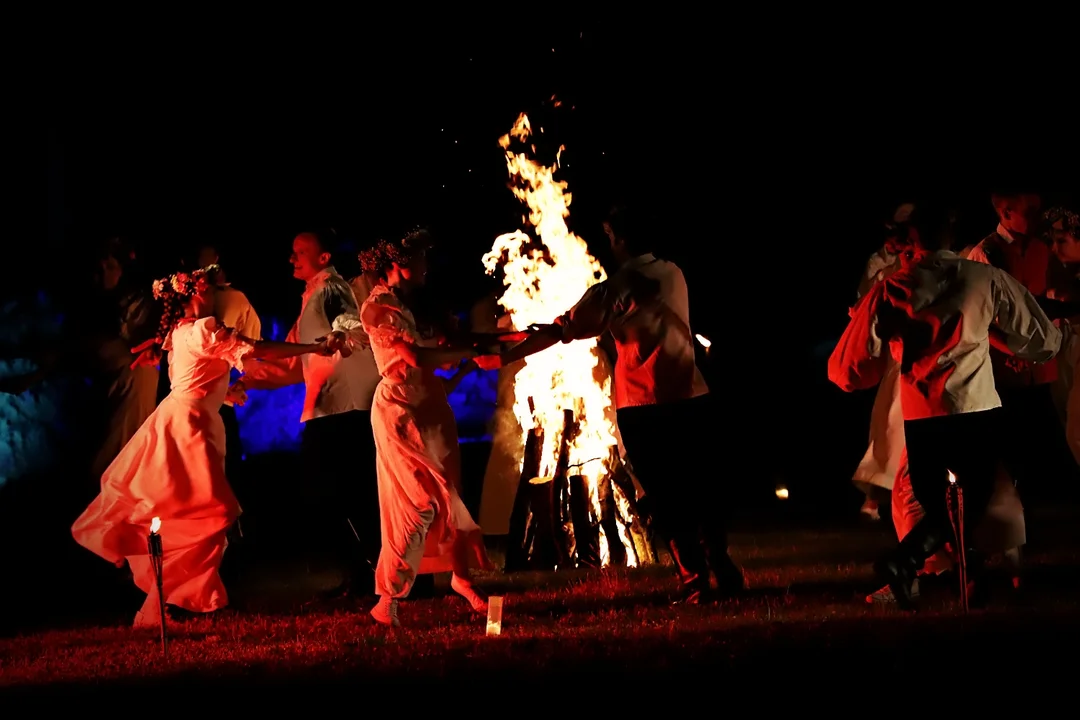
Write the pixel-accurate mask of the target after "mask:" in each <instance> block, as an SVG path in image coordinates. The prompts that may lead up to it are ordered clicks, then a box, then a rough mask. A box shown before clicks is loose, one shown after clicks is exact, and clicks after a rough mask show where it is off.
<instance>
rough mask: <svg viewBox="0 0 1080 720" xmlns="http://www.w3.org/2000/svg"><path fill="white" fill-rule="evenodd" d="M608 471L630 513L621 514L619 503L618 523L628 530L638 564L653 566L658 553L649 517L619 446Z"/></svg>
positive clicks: (610, 460) (614, 451) (612, 456)
mask: <svg viewBox="0 0 1080 720" xmlns="http://www.w3.org/2000/svg"><path fill="white" fill-rule="evenodd" d="M608 470H609V476H610V478H611V484H612V485H613V486H614V487H616V488H618V490H619V494H620V495H621V496H622V497H623V498H625V500H626V508H627V510H628V511H629V512H628V513H625V515H628V517H624V513H622V512H620V509H619V507H618V503H616V505H615V513H616V514H617V515H618V523H621V524H622V526H623V527H625V528H626V531H627V534H628V535H629V539H630V541H631V543H632V546H633V547H632V550H633V552H634V555H635V556H636V558H637V564H638V565H639V566H641V565H651V564H653V563H655V562H656V552H655V551H654V550H653V533H652V532H651V530H650V529H649V521H650V518H649V515H648V512H647V511H646V509H645V507H643V506H642V503H639V502H638V501H637V488H636V487H635V486H634V480H633V478H632V477H630V471H629V469H628V468H627V467H626V465H625V464H624V463H623V461H622V458H621V457H620V456H619V448H618V446H613V447H612V448H611V455H610V457H609V459H608Z"/></svg>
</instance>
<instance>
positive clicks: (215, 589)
mask: <svg viewBox="0 0 1080 720" xmlns="http://www.w3.org/2000/svg"><path fill="white" fill-rule="evenodd" d="M208 270H209V269H203V270H197V271H195V272H193V273H190V274H187V273H179V274H176V275H172V276H170V277H168V278H165V279H163V280H158V281H156V282H155V283H154V297H155V298H156V299H158V300H159V301H161V302H162V303H163V306H164V307H163V313H162V318H161V324H160V326H159V328H158V332H157V335H156V337H155V338H154V339H153V340H151V341H149V342H148V343H146V344H144V345H143V346H140V347H138V348H135V349H134V350H133V352H135V353H139V357H140V359H142V358H146V357H152V356H153V355H154V353H153V349H154V348H152V347H150V346H151V345H153V346H157V347H158V348H160V349H163V350H165V351H167V352H169V353H170V355H169V379H170V381H171V384H172V391H171V392H170V393H169V395H168V397H166V398H165V399H164V400H163V401H162V402H161V404H160V405H158V407H157V409H155V410H154V412H153V413H152V414H151V415H150V417H149V418H147V420H146V422H144V423H143V425H142V427H141V428H139V430H138V431H137V432H136V433H135V435H134V436H133V437H132V438H131V440H129V441H128V443H127V445H125V446H124V449H123V450H121V451H120V454H119V455H118V456H117V458H116V459H115V460H114V461H113V462H112V464H111V465H109V467H108V468H107V469H106V470H105V474H104V475H103V476H102V478H101V493H100V494H99V495H98V497H97V498H96V499H95V500H94V501H93V502H92V503H91V504H90V506H89V507H88V508H87V509H86V511H85V512H83V514H82V515H81V516H80V517H79V519H78V520H76V521H75V525H74V526H73V527H72V534H73V535H74V536H75V540H76V541H77V542H78V543H79V544H80V545H82V546H83V547H85V548H86V549H87V550H90V551H91V552H94V553H96V554H97V555H100V556H101V557H102V558H104V559H106V560H108V561H109V562H112V563H115V564H116V565H117V566H118V567H122V566H123V564H124V561H125V560H126V561H127V563H128V565H129V566H130V567H131V572H132V576H133V578H134V580H135V584H136V585H137V586H138V587H139V589H140V590H142V591H143V592H146V593H147V598H146V602H145V603H144V604H143V607H142V609H141V610H140V611H139V613H138V614H137V615H136V616H135V626H136V627H141V626H153V625H156V624H157V623H158V622H160V609H159V605H158V601H157V598H156V597H153V596H152V595H151V594H150V590H151V588H152V587H154V586H155V584H156V580H155V576H154V571H153V569H152V567H151V564H150V559H149V558H148V557H147V551H146V537H147V533H148V531H149V528H150V525H151V521H152V519H153V518H155V517H157V518H160V519H161V529H160V534H161V544H162V547H163V548H164V558H163V562H164V572H163V576H164V585H163V588H162V592H163V594H164V596H165V602H166V603H168V604H169V605H172V606H175V607H179V608H182V609H183V610H188V611H190V612H199V613H205V612H213V611H215V610H219V609H221V608H222V607H224V606H225V605H226V604H228V595H227V594H226V592H225V586H224V585H223V584H222V582H221V577H220V575H219V574H218V569H219V567H220V566H221V559H222V555H223V553H224V552H225V544H226V543H225V532H226V530H228V528H229V526H230V525H232V523H233V521H234V520H236V518H237V517H238V516H239V515H240V505H239V504H238V503H237V501H236V497H235V496H234V495H233V492H232V489H231V488H230V487H229V483H228V481H227V480H226V479H225V427H224V425H223V423H222V420H221V415H220V414H219V412H218V411H219V410H220V409H221V405H222V403H223V402H224V401H225V397H226V394H227V391H228V387H229V368H230V367H235V368H237V369H243V361H244V360H246V359H248V358H288V357H293V356H295V355H303V354H305V353H310V352H317V353H319V354H321V355H332V354H333V353H334V352H336V351H337V347H338V345H339V344H340V343H341V342H342V341H343V340H344V337H343V336H342V335H334V336H332V337H331V338H330V339H328V340H326V341H323V342H322V343H317V344H310V345H296V344H292V343H279V342H267V341H255V340H252V339H251V338H247V337H244V336H242V335H240V334H239V333H237V332H235V331H234V330H232V329H230V328H227V327H224V326H223V325H220V324H218V322H217V321H216V320H215V319H214V317H213V311H214V292H215V291H214V286H213V285H212V284H210V283H209V282H207V278H206V274H207V272H208ZM136 362H139V361H138V360H137V361H136Z"/></svg>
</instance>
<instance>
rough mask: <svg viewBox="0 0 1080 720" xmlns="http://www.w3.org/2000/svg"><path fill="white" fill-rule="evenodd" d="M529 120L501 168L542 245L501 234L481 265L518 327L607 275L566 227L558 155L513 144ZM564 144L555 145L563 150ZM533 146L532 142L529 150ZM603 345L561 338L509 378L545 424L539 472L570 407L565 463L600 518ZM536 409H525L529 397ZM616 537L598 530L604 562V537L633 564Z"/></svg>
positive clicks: (550, 314)
mask: <svg viewBox="0 0 1080 720" xmlns="http://www.w3.org/2000/svg"><path fill="white" fill-rule="evenodd" d="M531 132H532V127H531V125H530V124H529V118H528V117H527V116H526V115H525V114H522V115H521V116H520V117H519V118H518V119H517V122H516V123H515V124H514V127H513V129H511V130H510V132H509V134H507V135H504V136H503V137H502V138H500V139H499V144H500V145H501V146H502V148H503V149H504V150H505V151H506V167H507V170H508V171H509V173H510V177H511V179H512V180H513V182H512V184H511V189H512V190H513V192H514V195H516V196H517V197H518V199H520V200H522V201H523V202H524V203H525V204H526V205H528V208H529V216H528V222H529V224H530V225H531V226H532V227H533V228H535V231H536V234H537V235H538V236H539V239H540V240H541V241H542V243H543V247H540V246H539V245H538V244H537V243H536V242H535V241H534V240H533V239H532V238H531V237H529V235H527V234H525V233H524V232H522V231H520V230H519V231H517V232H512V233H507V234H505V235H500V236H499V237H498V238H496V239H495V244H494V246H493V247H492V249H491V252H489V253H488V254H486V255H485V256H484V258H483V262H484V268H485V269H486V270H487V272H488V273H494V272H495V270H496V269H497V268H499V267H501V268H502V270H503V274H504V283H505V285H506V289H505V291H504V292H503V295H502V298H501V299H500V301H499V303H500V304H501V305H502V306H503V307H504V308H505V309H506V310H507V311H508V312H509V313H510V315H511V318H512V319H513V323H514V327H515V328H516V329H522V328H526V327H528V326H529V325H532V324H546V323H550V322H552V321H553V320H554V319H555V318H557V317H558V316H560V315H562V314H563V313H565V312H566V311H567V310H569V309H570V308H571V307H572V306H573V305H574V303H576V302H577V301H578V300H579V299H580V298H581V295H582V294H583V293H584V292H585V291H586V290H587V289H589V287H591V286H592V285H595V284H596V283H598V282H600V281H602V280H604V279H605V277H606V275H605V273H604V269H603V267H602V266H601V265H600V263H599V262H597V260H596V258H594V257H593V256H592V255H590V254H589V250H588V246H587V245H586V243H585V241H584V240H582V239H581V238H580V237H578V236H577V235H575V234H573V233H572V232H570V230H569V228H567V226H566V218H567V217H568V216H569V215H570V210H569V207H570V198H571V196H570V193H568V192H567V191H566V188H567V184H566V183H565V182H562V181H557V180H555V179H554V177H553V175H554V173H555V170H556V169H558V166H559V160H558V156H556V161H555V165H554V166H553V167H547V166H544V165H541V164H540V163H538V162H536V161H535V160H533V159H532V158H530V157H528V156H527V155H525V154H524V153H514V152H513V151H512V150H511V149H510V144H511V138H514V139H517V140H519V141H523V142H524V141H526V140H527V139H528V138H529V136H530V135H531ZM562 149H563V148H560V149H559V152H560V154H561V152H562ZM534 151H535V148H534ZM600 353H601V350H600V348H599V347H598V346H597V341H596V340H588V341H585V340H583V341H578V342H573V343H565V344H564V343H559V344H557V345H555V346H553V347H552V348H550V349H548V350H545V351H544V352H542V353H537V354H536V355H533V356H531V357H529V358H527V359H526V361H525V367H524V368H522V369H521V371H520V372H518V374H517V376H516V377H515V379H514V414H515V415H516V416H517V418H518V421H519V422H520V423H521V427H522V428H524V429H525V430H526V431H528V430H529V429H530V428H533V427H536V426H538V425H539V426H540V427H543V428H544V442H545V447H544V451H543V463H542V465H541V467H540V476H541V477H549V476H551V475H553V474H554V469H555V468H554V466H555V463H556V460H557V455H558V447H559V443H560V442H561V439H562V437H561V436H562V428H563V409H572V410H573V411H574V415H575V418H576V420H577V421H578V423H579V424H580V433H579V434H578V437H577V438H576V439H575V440H574V441H573V443H572V444H571V446H570V465H571V467H573V466H580V467H579V468H576V469H575V471H574V472H575V473H577V474H580V475H582V476H583V477H584V478H585V479H586V482H587V483H588V486H589V490H590V495H591V498H590V499H591V505H592V508H593V512H594V513H595V514H596V516H597V517H599V516H600V502H599V497H598V487H599V481H600V480H601V478H603V476H604V475H605V474H606V473H607V472H608V468H607V464H606V463H607V458H608V457H609V453H610V449H611V448H612V447H613V446H615V445H616V443H617V441H616V438H615V428H614V426H613V425H612V422H611V419H610V418H611V416H612V401H611V379H610V376H609V374H608V373H606V372H599V371H598V366H599V364H600V362H601V361H600ZM530 397H531V398H532V399H533V403H534V406H535V412H532V411H530V408H529V398H530ZM613 490H614V492H615V493H616V499H617V501H618V504H619V506H620V510H623V511H624V512H625V511H626V510H627V509H628V508H627V501H626V498H624V497H622V496H621V493H620V491H619V490H618V489H617V488H614V489H613ZM619 534H620V537H619V538H608V537H606V536H605V535H604V533H603V532H602V533H601V537H600V555H601V562H602V564H604V565H606V564H608V559H609V556H610V553H609V549H608V548H609V543H610V542H621V543H622V544H623V545H624V546H625V547H626V549H627V553H626V555H627V564H628V565H630V566H634V565H636V559H635V557H636V556H635V552H634V548H633V541H632V540H631V539H630V537H629V536H628V534H627V532H626V529H625V528H624V527H623V523H619Z"/></svg>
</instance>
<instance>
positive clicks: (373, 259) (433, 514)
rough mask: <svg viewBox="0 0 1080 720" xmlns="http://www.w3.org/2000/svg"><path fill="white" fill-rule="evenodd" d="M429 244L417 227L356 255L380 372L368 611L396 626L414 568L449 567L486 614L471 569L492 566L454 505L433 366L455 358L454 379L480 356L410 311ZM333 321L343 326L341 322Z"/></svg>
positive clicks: (441, 394) (444, 409) (460, 589)
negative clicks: (378, 535) (432, 333)
mask: <svg viewBox="0 0 1080 720" xmlns="http://www.w3.org/2000/svg"><path fill="white" fill-rule="evenodd" d="M429 247H430V237H429V236H428V235H427V233H425V232H423V231H417V232H413V233H410V234H409V235H408V236H406V237H405V238H404V239H402V240H398V241H394V242H388V241H380V242H379V243H378V244H377V245H376V246H375V247H373V248H371V249H370V250H367V251H365V252H363V253H361V255H360V260H361V263H362V264H363V266H364V272H365V273H371V274H372V275H374V276H376V277H378V278H379V281H380V282H379V284H378V285H377V286H376V287H375V288H374V289H373V290H372V291H371V295H370V296H368V299H367V300H366V301H365V302H364V304H363V306H362V307H361V309H360V322H361V323H362V326H363V334H364V335H366V338H367V339H368V340H369V341H370V343H371V348H372V350H373V352H374V355H375V363H376V364H377V365H378V367H379V373H380V374H381V375H382V381H381V382H380V383H379V386H378V387H377V388H376V390H375V400H374V402H373V403H372V406H371V426H372V431H373V433H374V436H375V448H376V451H377V461H376V467H377V469H378V477H379V507H380V513H381V516H382V551H381V552H380V554H379V563H378V567H377V568H376V570H375V589H376V592H377V593H378V595H379V603H378V605H376V606H375V608H374V609H373V610H372V611H371V615H372V617H374V618H375V619H376V620H377V621H378V622H380V623H382V624H384V625H392V626H395V627H397V626H399V625H400V622H399V620H398V601H399V600H400V599H401V598H405V597H408V595H409V591H410V590H411V588H412V585H413V582H414V580H415V579H416V575H417V574H418V573H419V574H424V573H438V572H446V571H451V572H453V579H452V580H451V581H450V586H451V587H452V588H453V589H454V591H455V592H457V593H458V594H459V595H461V596H462V597H464V598H465V599H466V600H467V601H468V602H469V604H470V605H471V606H472V608H473V610H475V611H477V612H484V611H486V609H487V601H486V599H485V598H484V596H483V595H482V594H481V593H480V592H478V591H477V590H476V589H475V588H474V587H473V585H472V582H471V581H470V579H469V569H470V567H475V568H479V569H485V570H486V569H491V568H492V565H491V562H490V561H489V559H488V557H487V553H486V552H485V550H484V545H483V538H482V536H481V533H480V527H479V526H478V525H477V524H476V523H475V522H474V521H473V518H472V516H471V515H470V514H469V511H468V510H467V509H466V507H465V504H464V503H463V502H462V501H461V453H460V448H459V446H458V435H457V424H456V423H455V421H454V413H453V410H452V409H451V408H450V403H449V402H448V401H447V399H446V395H447V390H446V387H447V383H445V382H444V381H443V379H442V378H440V377H438V376H437V375H436V374H435V369H436V368H440V367H448V366H449V367H452V366H456V365H459V364H462V367H461V369H460V370H459V372H458V374H457V375H456V376H455V378H454V379H453V380H452V381H451V382H455V381H456V380H458V379H460V376H461V375H462V374H464V373H466V372H469V371H470V370H471V368H472V366H471V365H470V364H469V363H468V361H469V360H470V359H471V358H473V357H476V356H477V354H478V353H477V350H476V349H475V348H469V347H461V346H459V347H454V346H451V345H448V344H443V345H442V346H440V345H439V342H438V341H437V340H434V339H427V338H425V337H423V336H422V335H421V332H420V331H419V329H418V327H417V322H416V318H415V317H414V315H413V313H412V311H411V310H410V303H414V304H415V301H414V291H415V290H416V289H417V288H418V287H420V286H421V285H423V284H424V280H425V276H426V274H427V250H428V248H429ZM335 327H343V321H342V318H339V319H338V322H336V323H335ZM361 341H362V340H361Z"/></svg>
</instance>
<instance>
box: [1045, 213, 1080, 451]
mask: <svg viewBox="0 0 1080 720" xmlns="http://www.w3.org/2000/svg"><path fill="white" fill-rule="evenodd" d="M1043 220H1044V222H1045V227H1046V230H1047V240H1048V241H1049V242H1050V245H1051V248H1052V250H1053V253H1054V255H1055V256H1056V257H1057V259H1058V261H1060V262H1061V265H1062V272H1061V273H1060V274H1059V275H1058V276H1057V277H1055V278H1054V282H1053V287H1052V288H1051V289H1050V291H1049V292H1047V298H1048V299H1050V300H1053V301H1055V302H1054V303H1052V304H1050V303H1046V304H1044V305H1050V307H1047V308H1046V309H1047V312H1048V313H1050V314H1051V317H1060V318H1061V319H1062V321H1063V323H1062V330H1063V332H1065V341H1064V343H1063V347H1062V351H1061V354H1060V355H1059V362H1058V375H1059V378H1060V381H1061V382H1060V383H1059V385H1058V387H1056V388H1055V390H1056V392H1057V394H1058V396H1059V403H1058V404H1059V405H1060V406H1061V407H1062V408H1063V409H1064V420H1065V438H1066V440H1067V441H1068V443H1069V449H1070V450H1071V451H1072V454H1073V457H1074V458H1075V459H1076V462H1077V463H1080V385H1078V383H1077V382H1076V380H1077V370H1078V366H1080V216H1077V214H1076V213H1074V212H1072V211H1071V210H1067V209H1065V208H1063V207H1055V208H1051V209H1049V210H1047V211H1046V212H1045V213H1044V215H1043Z"/></svg>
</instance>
